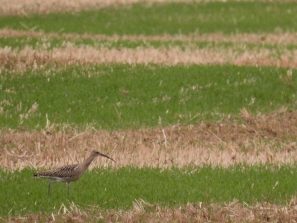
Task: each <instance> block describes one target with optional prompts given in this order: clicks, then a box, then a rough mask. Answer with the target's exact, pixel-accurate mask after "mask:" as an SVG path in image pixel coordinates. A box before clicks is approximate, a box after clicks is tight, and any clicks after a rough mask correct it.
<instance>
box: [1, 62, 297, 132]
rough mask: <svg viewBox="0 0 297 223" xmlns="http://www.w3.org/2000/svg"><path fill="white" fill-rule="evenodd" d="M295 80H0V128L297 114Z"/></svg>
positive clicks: (86, 76)
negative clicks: (244, 113)
mask: <svg viewBox="0 0 297 223" xmlns="http://www.w3.org/2000/svg"><path fill="white" fill-rule="evenodd" d="M296 75H297V72H296V70H294V71H293V74H292V76H287V70H285V69H276V68H254V67H235V66H189V67H185V66H173V67H160V66H144V65H139V66H129V65H111V66H90V67H82V66H77V67H71V68H67V69H60V70H55V69H51V70H47V69H45V70H35V71H30V72H27V73H25V74H22V75H21V74H14V73H10V72H7V73H5V72H4V73H2V74H1V76H0V90H1V91H2V92H3V93H2V94H0V105H1V107H2V113H0V123H1V124H0V127H2V128H18V127H27V128H34V129H40V128H43V127H44V126H45V123H46V116H48V119H49V120H50V121H51V122H52V123H58V124H70V125H74V126H80V127H85V126H86V125H90V124H91V125H93V126H94V127H97V128H107V129H117V128H131V127H132V128H133V127H145V126H156V125H169V124H176V123H182V124H188V123H193V122H196V121H200V120H204V119H207V120H218V119H220V118H222V116H223V115H224V114H233V115H236V114H238V112H239V111H240V109H242V108H243V107H245V108H247V109H248V110H250V111H253V112H257V111H261V112H267V111H272V110H274V109H277V108H279V107H280V106H288V107H289V108H296V105H297V104H296V102H297V100H296V97H297V96H296V92H297V76H296Z"/></svg>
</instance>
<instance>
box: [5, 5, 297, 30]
mask: <svg viewBox="0 0 297 223" xmlns="http://www.w3.org/2000/svg"><path fill="white" fill-rule="evenodd" d="M296 21H297V5H296V4H295V3H294V2H286V3H282V2H256V1H253V2H241V1H239V2H204V3H191V4H189V3H168V4H152V5H146V4H134V5H132V6H123V7H108V8H104V9H100V10H96V11H83V12H78V13H64V14H49V15H28V16H7V17H3V16H2V17H0V28H4V27H9V28H14V29H30V28H34V29H37V30H43V31H45V32H75V33H101V34H164V33H168V34H180V33H182V34H188V33H195V32H201V33H211V32H223V33H237V32H261V33H262V32H274V31H286V32H290V31H296V30H297V23H296Z"/></svg>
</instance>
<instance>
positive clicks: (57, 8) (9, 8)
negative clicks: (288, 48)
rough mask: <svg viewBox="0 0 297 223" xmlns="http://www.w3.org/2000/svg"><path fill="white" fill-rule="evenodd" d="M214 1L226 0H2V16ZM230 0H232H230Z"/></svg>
mask: <svg viewBox="0 0 297 223" xmlns="http://www.w3.org/2000/svg"><path fill="white" fill-rule="evenodd" d="M173 1H174V2H184V3H193V2H213V1H219V2H220V1H223V2H226V0H75V1H69V0H47V1H44V0H1V1H0V3H1V4H0V16H7V15H28V14H33V13H34V14H48V13H52V12H77V11H82V10H89V9H100V8H103V7H108V6H121V5H127V4H128V5H129V4H134V3H137V2H141V3H149V4H150V3H168V2H173ZM229 1H230V0H229ZM233 1H255V0H233ZM256 1H262V2H273V1H275V0H256ZM279 1H280V0H279ZM292 1H294V0H281V2H292Z"/></svg>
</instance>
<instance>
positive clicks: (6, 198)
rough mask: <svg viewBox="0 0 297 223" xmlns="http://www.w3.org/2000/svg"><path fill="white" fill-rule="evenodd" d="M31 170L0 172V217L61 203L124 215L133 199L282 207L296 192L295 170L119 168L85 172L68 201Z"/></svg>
mask: <svg viewBox="0 0 297 223" xmlns="http://www.w3.org/2000/svg"><path fill="white" fill-rule="evenodd" d="M32 173H33V171H32V170H23V171H20V172H10V173H7V172H4V171H0V200H1V203H0V215H2V216H3V215H7V214H11V215H17V214H24V213H30V212H50V211H57V209H58V208H59V207H60V205H61V204H62V203H64V204H65V205H68V204H69V203H70V202H74V203H76V204H78V205H80V206H81V207H88V206H90V205H97V206H99V207H101V208H103V209H108V208H116V209H117V208H120V209H126V208H130V207H131V206H132V203H133V201H135V199H143V200H145V201H147V202H149V203H153V204H159V205H161V206H178V205H182V204H186V203H188V202H192V203H195V202H206V203H211V202H218V203H220V202H230V201H232V200H234V199H238V200H239V201H240V202H247V203H250V204H252V203H256V202H274V203H280V204H283V203H286V202H288V201H289V200H290V199H291V198H292V197H293V196H295V194H296V191H297V181H296V178H297V167H295V166H294V167H280V168H276V167H267V166H254V167H239V166H237V167H232V168H227V169H224V168H211V167H203V168H196V169H191V168H190V169H168V170H160V169H149V168H143V169H138V168H129V167H126V168H121V169H118V170H112V169H97V170H94V171H90V172H87V173H86V174H85V175H83V176H82V178H81V179H80V180H79V181H78V182H75V183H73V184H71V191H70V196H69V197H68V196H67V187H66V186H65V185H64V184H62V183H56V184H53V185H52V194H51V196H48V194H47V188H48V184H47V181H46V180H42V179H34V178H33V177H32Z"/></svg>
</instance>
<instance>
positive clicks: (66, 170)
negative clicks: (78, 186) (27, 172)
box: [34, 164, 79, 181]
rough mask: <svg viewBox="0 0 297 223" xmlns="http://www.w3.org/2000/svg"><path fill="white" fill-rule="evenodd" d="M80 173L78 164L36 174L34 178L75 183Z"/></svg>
mask: <svg viewBox="0 0 297 223" xmlns="http://www.w3.org/2000/svg"><path fill="white" fill-rule="evenodd" d="M78 172H79V170H78V164H74V165H67V166H63V167H60V168H57V169H55V170H52V171H45V172H40V173H36V174H35V175H34V176H36V177H40V178H48V179H51V180H56V181H73V180H76V176H77V175H78Z"/></svg>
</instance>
